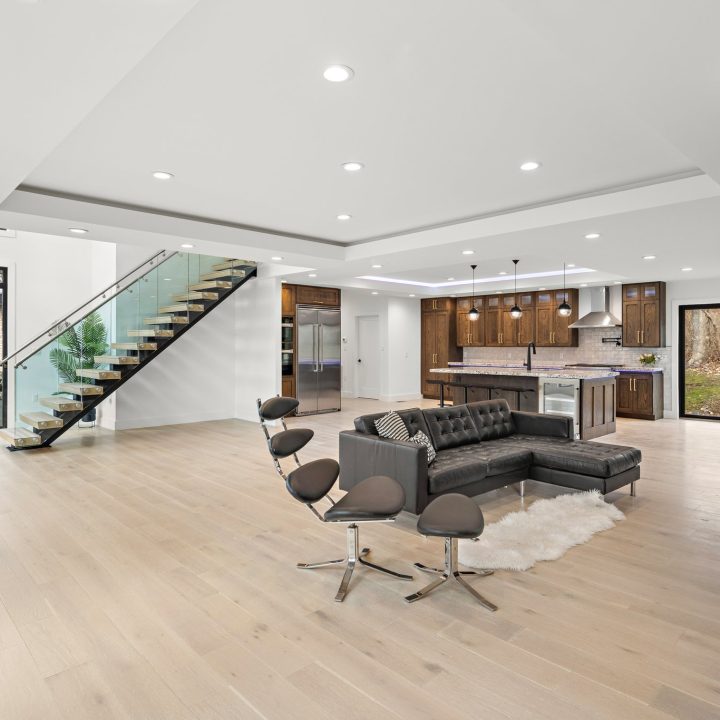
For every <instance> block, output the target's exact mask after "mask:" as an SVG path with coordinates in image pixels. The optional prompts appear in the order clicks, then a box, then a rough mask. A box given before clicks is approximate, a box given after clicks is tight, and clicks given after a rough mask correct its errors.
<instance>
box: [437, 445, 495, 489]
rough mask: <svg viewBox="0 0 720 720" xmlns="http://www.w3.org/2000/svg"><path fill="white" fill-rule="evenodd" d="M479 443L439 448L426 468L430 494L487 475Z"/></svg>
mask: <svg viewBox="0 0 720 720" xmlns="http://www.w3.org/2000/svg"><path fill="white" fill-rule="evenodd" d="M479 450H480V444H479V443H476V444H474V445H461V446H460V447H454V448H449V449H447V450H441V451H439V452H438V454H437V455H436V457H435V460H434V461H433V462H432V464H431V465H430V466H429V467H428V469H427V476H428V489H429V490H430V494H431V495H437V494H438V493H443V492H447V491H448V490H452V489H454V488H457V487H461V486H462V485H469V484H470V483H473V482H477V481H478V480H484V479H485V478H486V477H487V459H486V458H485V457H483V456H482V455H481V454H480V453H479Z"/></svg>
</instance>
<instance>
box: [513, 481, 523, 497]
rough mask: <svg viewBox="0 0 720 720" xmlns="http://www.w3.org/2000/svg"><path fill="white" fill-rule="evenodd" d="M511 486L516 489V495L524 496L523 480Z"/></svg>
mask: <svg viewBox="0 0 720 720" xmlns="http://www.w3.org/2000/svg"><path fill="white" fill-rule="evenodd" d="M513 487H514V488H515V489H516V490H517V492H518V495H519V496H520V497H521V498H524V497H525V481H524V480H521V481H520V482H519V483H515V485H514V486H513Z"/></svg>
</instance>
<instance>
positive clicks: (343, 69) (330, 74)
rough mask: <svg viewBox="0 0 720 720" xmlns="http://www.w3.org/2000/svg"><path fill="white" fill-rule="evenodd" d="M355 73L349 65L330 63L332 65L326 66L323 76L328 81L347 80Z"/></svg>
mask: <svg viewBox="0 0 720 720" xmlns="http://www.w3.org/2000/svg"><path fill="white" fill-rule="evenodd" d="M354 74H355V73H354V72H353V69H352V68H349V67H348V66H347V65H330V67H327V68H325V72H324V73H323V77H324V78H325V79H326V80H327V81H328V82H347V81H348V80H352V77H353V75H354Z"/></svg>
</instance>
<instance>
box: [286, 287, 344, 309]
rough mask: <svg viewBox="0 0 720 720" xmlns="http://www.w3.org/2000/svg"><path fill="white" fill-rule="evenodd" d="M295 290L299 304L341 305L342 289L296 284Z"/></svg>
mask: <svg viewBox="0 0 720 720" xmlns="http://www.w3.org/2000/svg"><path fill="white" fill-rule="evenodd" d="M295 292H296V297H297V303H298V305H330V306H338V305H340V290H339V289H338V288H328V287H313V286H311V285H296V286H295Z"/></svg>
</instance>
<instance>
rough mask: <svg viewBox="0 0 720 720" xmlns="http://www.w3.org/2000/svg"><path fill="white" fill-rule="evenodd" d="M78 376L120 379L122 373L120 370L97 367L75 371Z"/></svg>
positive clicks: (97, 378)
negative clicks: (99, 368) (98, 368)
mask: <svg viewBox="0 0 720 720" xmlns="http://www.w3.org/2000/svg"><path fill="white" fill-rule="evenodd" d="M75 375H76V376H77V377H85V378H92V379H93V380H120V378H122V373H121V372H120V371H119V370H96V369H95V368H90V369H87V370H86V369H84V368H81V369H80V370H76V371H75Z"/></svg>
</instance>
